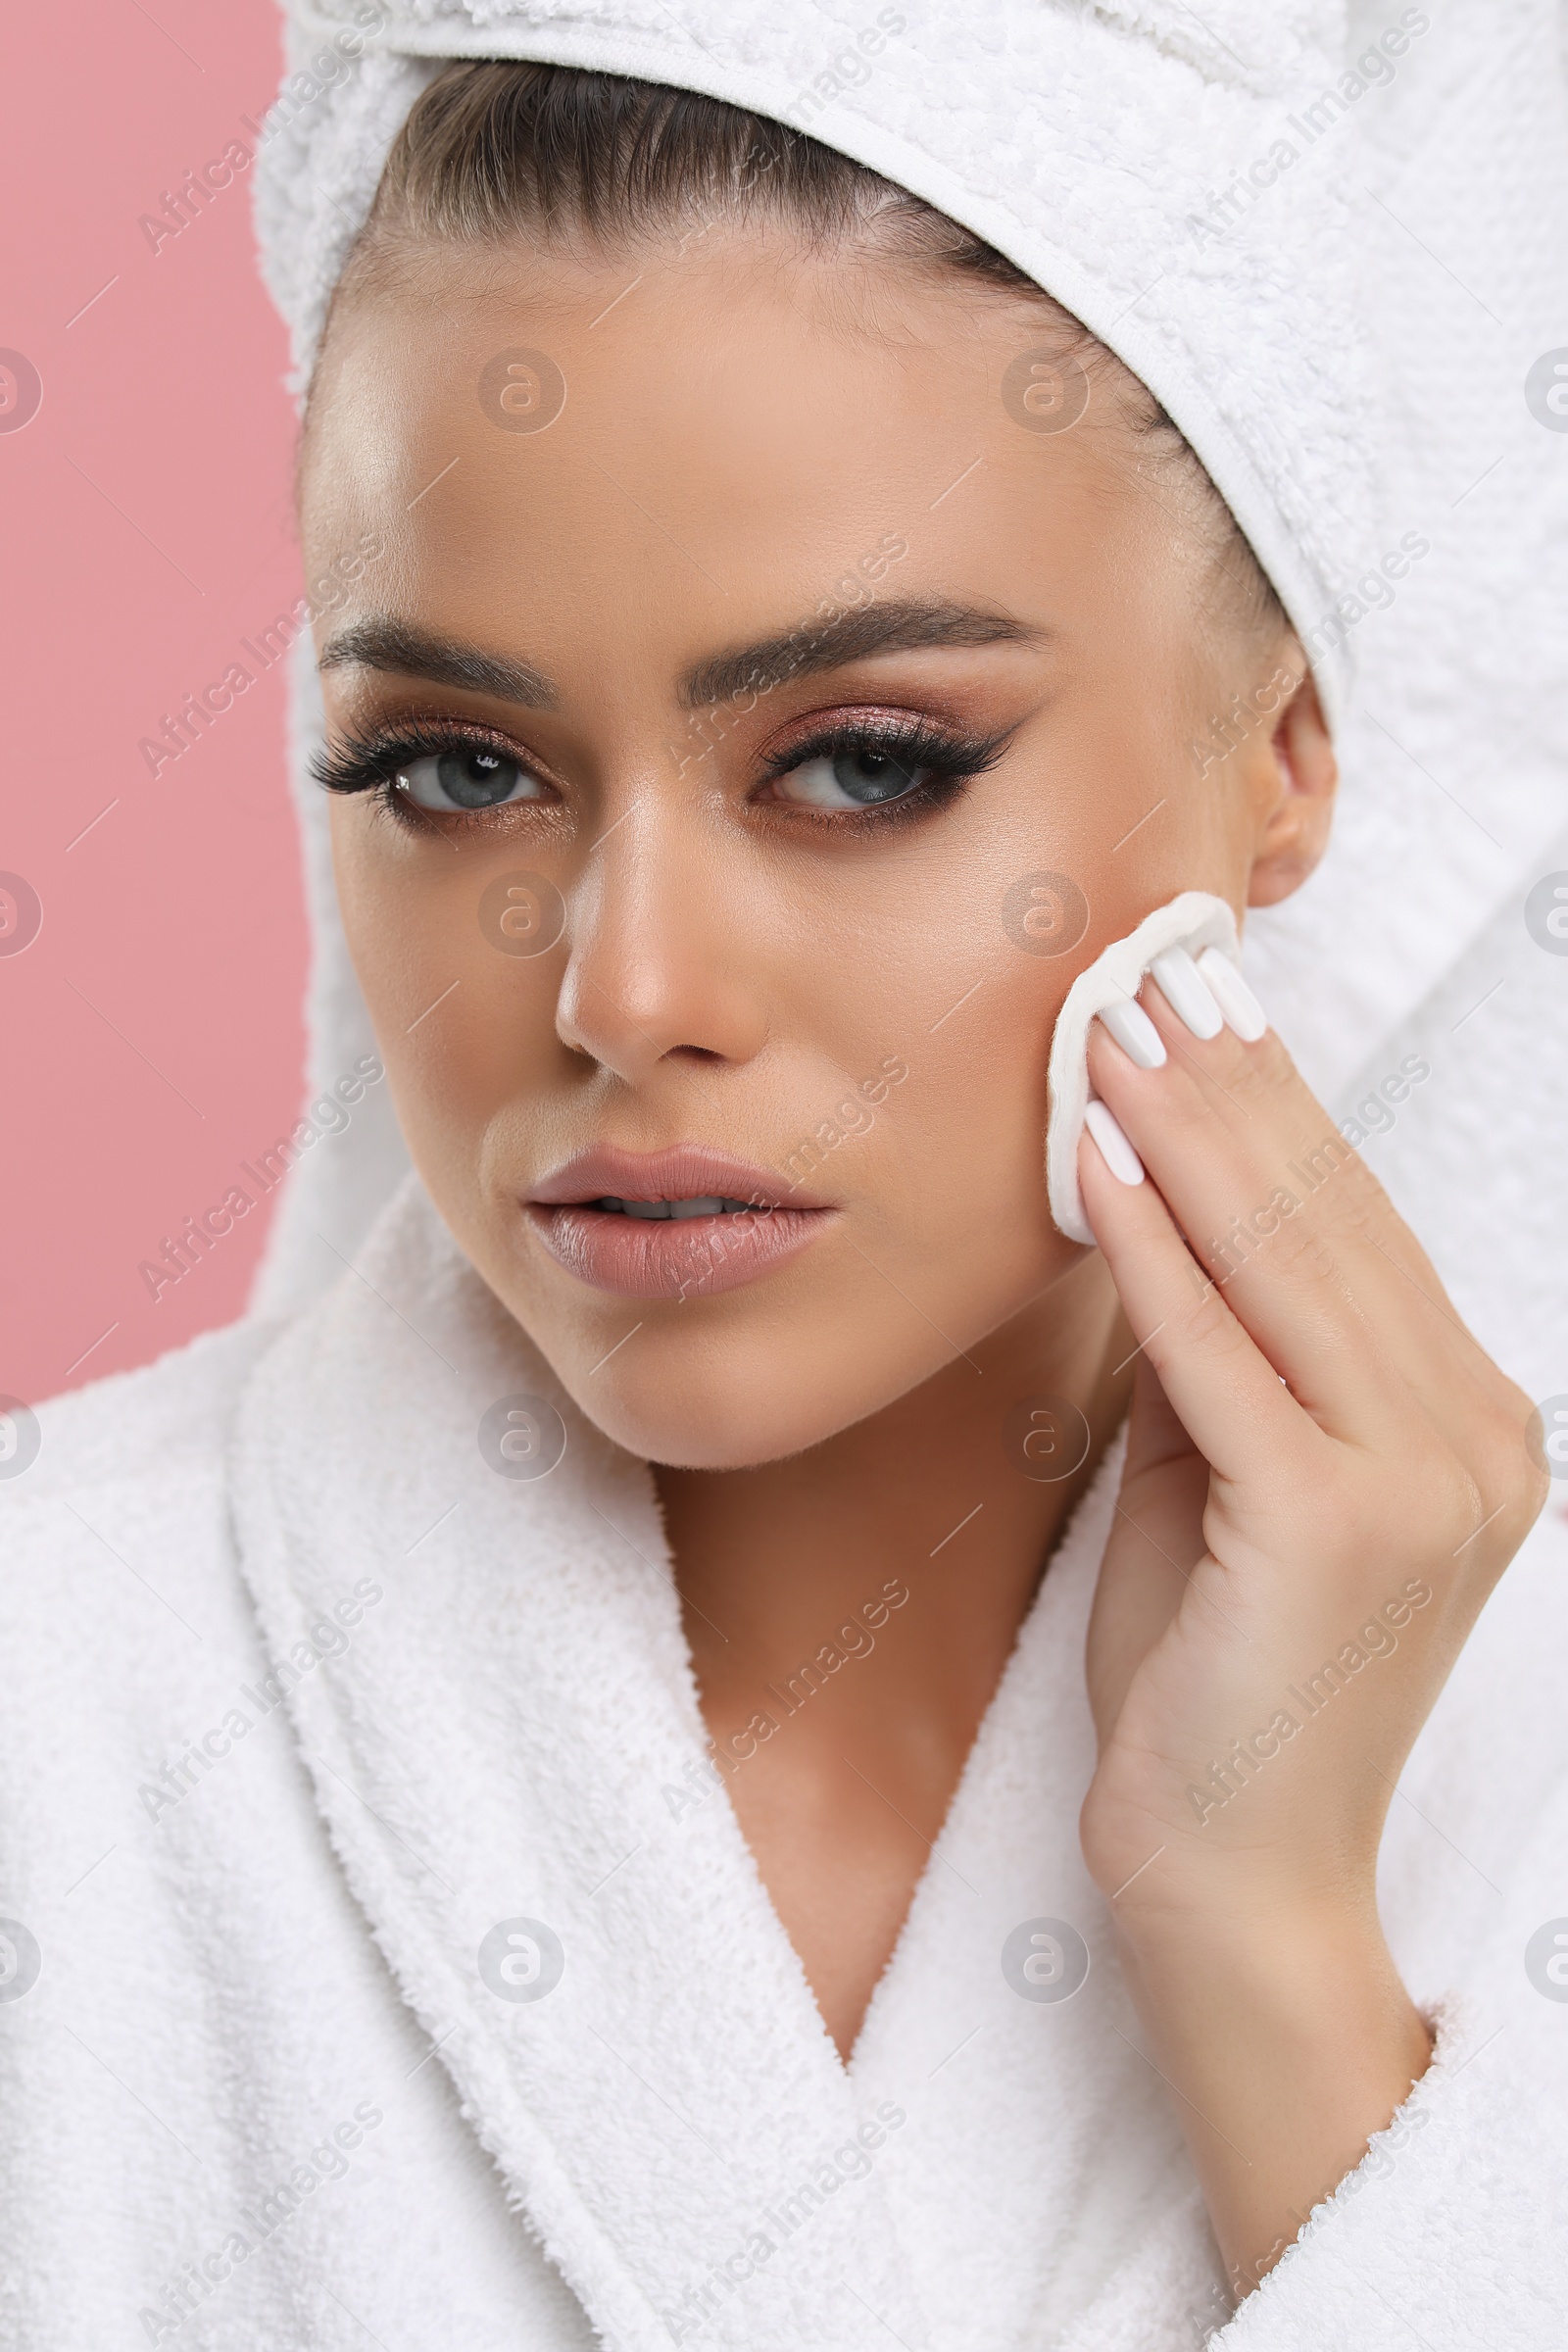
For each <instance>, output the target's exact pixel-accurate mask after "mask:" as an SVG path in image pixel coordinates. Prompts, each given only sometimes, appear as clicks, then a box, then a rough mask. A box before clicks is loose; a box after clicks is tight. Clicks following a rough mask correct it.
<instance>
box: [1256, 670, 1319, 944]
mask: <svg viewBox="0 0 1568 2352" xmlns="http://www.w3.org/2000/svg"><path fill="white" fill-rule="evenodd" d="M1283 670H1284V674H1285V675H1288V676H1291V677H1295V678H1298V679H1299V685H1298V686H1297V687H1296V689H1295V691H1294V693H1292V695H1291V697H1290V700H1289V701H1288V702H1287V703H1286V704H1285V705H1284V707H1283V709H1282V710H1281V711H1280V714H1279V718H1278V720H1277V721H1276V723H1275V727H1274V732H1273V734H1272V736H1270V737H1269V738H1268V740H1267V742H1266V743H1260V744H1259V745H1258V747H1257V751H1256V754H1255V756H1254V759H1253V760H1252V761H1251V762H1250V768H1251V772H1250V774H1249V776H1248V784H1249V786H1250V790H1251V796H1252V807H1253V810H1254V812H1255V815H1256V819H1257V828H1258V830H1257V837H1256V838H1257V846H1256V849H1255V851H1254V853H1253V858H1252V871H1251V877H1250V882H1249V884H1248V891H1247V903H1248V905H1249V907H1274V906H1277V905H1278V904H1279V902H1280V900H1281V899H1288V898H1289V897H1290V895H1291V893H1292V892H1293V891H1295V890H1299V889H1300V887H1301V884H1302V883H1303V882H1304V881H1305V880H1306V877H1307V875H1308V874H1309V873H1310V872H1311V871H1312V869H1313V867H1314V866H1315V865H1316V864H1317V861H1318V859H1319V858H1321V857H1322V855H1323V853H1324V851H1325V850H1326V849H1327V848H1328V842H1329V829H1330V826H1331V825H1332V823H1333V819H1334V796H1335V793H1336V792H1337V791H1338V789H1339V782H1340V770H1339V762H1338V761H1337V760H1336V759H1335V757H1334V745H1333V741H1332V739H1331V738H1330V735H1329V731H1328V727H1327V724H1326V723H1325V720H1324V717H1323V706H1322V704H1321V703H1320V702H1319V701H1318V696H1317V686H1316V683H1315V682H1314V680H1313V677H1312V673H1311V671H1310V670H1309V669H1308V668H1307V666H1306V661H1305V657H1304V656H1303V654H1302V653H1301V650H1300V648H1299V646H1296V645H1293V646H1292V647H1291V649H1290V656H1289V657H1288V659H1287V661H1286V662H1285V663H1284V665H1283ZM1281 674H1282V672H1281V670H1279V669H1277V670H1276V671H1275V676H1276V677H1279V676H1280V675H1281Z"/></svg>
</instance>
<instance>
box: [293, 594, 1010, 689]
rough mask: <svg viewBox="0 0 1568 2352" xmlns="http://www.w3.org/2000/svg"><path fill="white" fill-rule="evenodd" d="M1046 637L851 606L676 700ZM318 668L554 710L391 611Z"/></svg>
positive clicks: (331, 647) (514, 670) (931, 606)
mask: <svg viewBox="0 0 1568 2352" xmlns="http://www.w3.org/2000/svg"><path fill="white" fill-rule="evenodd" d="M1048 633H1049V632H1047V631H1046V630H1044V629H1039V628H1034V627H1032V626H1030V625H1029V624H1028V623H1027V622H1024V621H1021V620H1015V619H1014V618H1013V617H1012V615H1011V614H1010V613H995V612H986V611H984V610H983V609H982V608H981V607H979V606H975V605H959V604H954V603H951V602H947V601H940V600H939V601H935V602H931V601H921V600H918V599H912V598H902V599H900V600H898V601H897V602H893V601H889V602H887V603H884V604H874V605H857V606H853V607H851V608H850V609H849V610H848V611H846V612H843V613H838V614H836V615H835V616H834V617H833V618H832V619H830V620H825V621H823V620H817V619H815V618H814V617H813V618H812V619H810V620H809V621H802V622H800V623H798V624H797V626H796V627H794V628H792V629H781V630H780V631H778V633H777V634H776V635H774V636H771V637H762V638H759V639H758V640H757V642H756V643H755V644H752V645H746V646H740V647H737V648H736V649H735V650H734V651H733V652H731V653H724V654H715V655H713V656H712V657H711V659H710V660H708V661H706V662H697V663H695V664H694V665H693V666H692V667H691V668H690V669H688V670H686V671H685V672H684V673H683V674H682V676H681V678H680V680H679V684H678V692H679V696H680V700H681V702H682V704H683V705H684V706H685V708H686V709H687V710H693V711H695V710H701V709H702V708H703V707H704V706H705V705H707V704H711V703H721V702H724V701H725V700H727V699H728V698H730V697H732V696H736V697H738V696H740V695H744V694H766V693H769V692H771V690H772V689H773V688H774V687H776V686H783V685H786V684H788V682H789V681H790V679H792V678H801V677H811V676H815V675H819V674H820V673H821V672H822V671H824V670H829V669H841V668H844V667H846V666H847V665H848V664H849V663H850V662H861V661H864V660H866V659H867V658H868V657H869V656H871V655H873V654H904V653H915V652H922V651H925V650H927V649H930V648H954V647H969V646H987V645H1033V644H1038V643H1040V642H1041V641H1042V640H1043V639H1044V638H1045V637H1046V636H1047V635H1048ZM317 666H318V668H319V669H323V670H324V669H341V668H347V667H350V666H359V667H363V668H366V669H380V670H386V671H389V672H391V673H392V674H393V675H394V676H397V677H404V678H427V679H428V680H429V681H430V682H431V684H432V685H436V686H453V687H456V688H458V689H459V690H460V691H461V692H465V693H468V694H488V695H493V696H494V697H495V698H496V699H497V700H498V701H500V702H504V703H517V704H520V705H522V706H523V707H525V708H527V709H529V710H535V711H548V710H552V709H554V708H555V706H556V705H557V703H558V701H559V699H560V698H559V696H558V694H557V691H556V688H555V686H554V685H553V684H552V682H551V680H550V679H549V678H547V677H546V676H545V674H544V672H543V671H542V670H539V669H535V668H534V666H533V664H532V663H531V662H518V661H515V660H514V659H513V658H512V657H510V656H508V655H505V654H492V653H487V652H486V651H485V650H484V648H483V647H482V646H477V645H468V644H466V643H464V642H463V641H462V640H461V639H457V638H451V637H438V636H436V635H434V634H433V633H432V632H431V631H429V630H428V629H421V628H419V627H417V625H416V624H415V623H414V622H413V621H406V620H399V619H397V618H395V617H394V616H393V615H392V614H390V613H380V614H374V615H372V616H371V617H370V618H369V619H368V620H361V621H356V622H355V623H354V625H353V626H352V627H351V628H347V629H340V630H339V631H338V633H337V635H336V636H335V637H332V638H330V639H329V640H328V641H327V644H326V646H325V648H324V649H323V651H322V654H321V658H320V661H319V663H318V664H317Z"/></svg>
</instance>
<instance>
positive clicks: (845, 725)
mask: <svg viewBox="0 0 1568 2352" xmlns="http://www.w3.org/2000/svg"><path fill="white" fill-rule="evenodd" d="M1010 733H1011V730H1010V729H1006V730H1004V731H1002V732H1001V733H998V734H995V735H991V736H986V737H981V738H974V737H967V736H961V735H954V734H951V733H949V732H948V731H947V730H946V729H945V728H942V727H939V726H937V725H935V724H933V722H932V721H930V720H929V719H923V718H913V717H905V718H877V719H872V718H859V719H846V720H842V721H839V722H838V723H836V724H835V723H832V722H829V723H828V724H826V725H823V726H820V727H818V728H817V729H816V730H815V731H814V733H812V734H809V735H808V736H807V737H805V738H804V739H803V740H802V741H800V742H797V743H792V744H790V745H789V746H788V747H787V748H786V749H783V750H781V751H779V752H776V753H775V754H774V755H773V758H772V759H771V760H769V761H768V763H767V764H766V766H765V767H764V769H763V772H762V774H761V776H760V778H759V779H758V780H759V782H760V783H761V784H770V783H774V782H776V781H777V779H778V778H779V777H780V776H787V775H788V774H789V773H790V771H791V770H792V769H793V768H797V767H802V766H804V765H805V763H806V762H807V760H820V759H824V758H833V757H840V756H842V755H843V754H845V753H849V754H851V755H852V756H853V755H854V754H856V753H865V754H870V755H871V756H872V757H874V758H877V759H891V760H898V761H899V762H900V764H901V765H903V766H907V767H909V768H925V769H926V770H928V771H929V772H928V775H927V779H926V781H925V782H923V783H920V784H917V785H915V786H914V787H913V788H912V790H910V791H908V792H907V793H905V794H903V795H902V796H901V797H900V798H899V799H898V800H896V801H884V802H881V803H880V804H878V805H876V806H873V807H869V808H865V809H854V810H851V809H809V808H806V807H801V808H797V809H791V817H792V819H793V820H795V821H798V822H804V823H808V824H810V823H818V824H824V825H831V826H832V827H833V828H834V829H835V830H837V831H839V832H841V833H842V832H846V831H849V832H863V831H867V830H869V829H871V828H873V827H875V826H878V825H889V824H897V823H900V822H905V821H907V820H909V819H911V818H914V817H917V816H920V815H922V814H925V813H928V812H929V811H931V810H933V809H939V808H947V807H950V806H951V805H952V804H953V803H954V802H955V801H956V799H957V798H958V797H959V795H960V794H961V793H962V792H963V791H964V790H965V789H966V787H967V786H968V785H969V784H970V783H971V782H972V781H973V780H974V778H975V777H976V776H981V775H984V774H985V773H986V771H987V770H988V769H989V768H991V767H994V766H995V764H996V762H997V760H999V759H1000V758H1001V756H1002V754H1003V752H1004V751H1005V748H1006V745H1007V742H1008V740H1009V736H1010ZM466 744H480V745H484V746H488V747H490V748H492V749H501V750H503V751H505V748H506V747H505V746H504V745H502V744H501V743H500V742H499V740H498V738H497V737H496V735H495V734H494V732H493V731H492V730H490V729H488V728H485V727H482V726H474V727H466V726H464V725H463V724H462V723H461V722H456V721H454V720H452V719H440V720H433V721H432V720H418V719H414V720H405V721H403V722H401V723H399V724H396V725H392V724H388V725H386V726H383V727H378V728H377V727H372V728H370V729H368V730H367V731H366V732H365V733H363V734H349V735H346V736H344V737H343V739H342V740H341V741H340V742H338V743H335V744H330V745H326V746H323V747H322V748H321V749H320V750H319V751H316V752H314V753H313V754H312V755H311V760H310V772H311V774H312V776H313V777H314V778H315V780H316V782H317V783H318V784H319V785H320V786H321V787H322V789H323V790H324V791H326V792H334V793H342V794H344V795H350V794H354V793H366V792H373V793H374V794H376V796H377V798H378V800H379V802H380V805H381V807H382V809H385V810H386V811H387V813H388V814H390V815H391V816H392V817H394V818H395V819H396V820H397V821H398V822H399V823H402V824H405V825H414V826H418V825H429V824H431V823H432V822H440V821H442V820H443V819H444V820H445V821H446V823H447V824H448V825H450V824H451V823H452V822H453V821H457V822H460V823H461V824H463V825H464V826H465V827H466V826H468V825H472V824H484V823H485V822H487V821H488V817H489V814H490V812H489V811H488V810H485V809H468V810H465V811H462V812H461V814H460V812H459V811H457V810H454V811H453V812H452V817H451V818H450V819H448V818H446V812H445V811H441V810H434V809H420V808H418V807H417V805H411V804H410V802H409V800H408V797H407V795H406V794H404V793H401V792H399V791H398V789H397V786H396V783H395V781H394V779H395V778H396V776H397V774H398V771H399V770H400V769H401V768H405V767H408V766H409V765H411V764H412V762H413V761H414V760H424V759H431V758H439V757H440V755H441V754H442V753H443V752H450V751H452V750H454V749H456V748H459V747H461V746H463V745H466ZM506 756H507V757H509V758H511V757H514V756H515V755H513V754H512V753H510V752H507V753H506ZM772 805H773V806H775V807H776V806H780V805H781V804H778V803H774V804H772Z"/></svg>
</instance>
